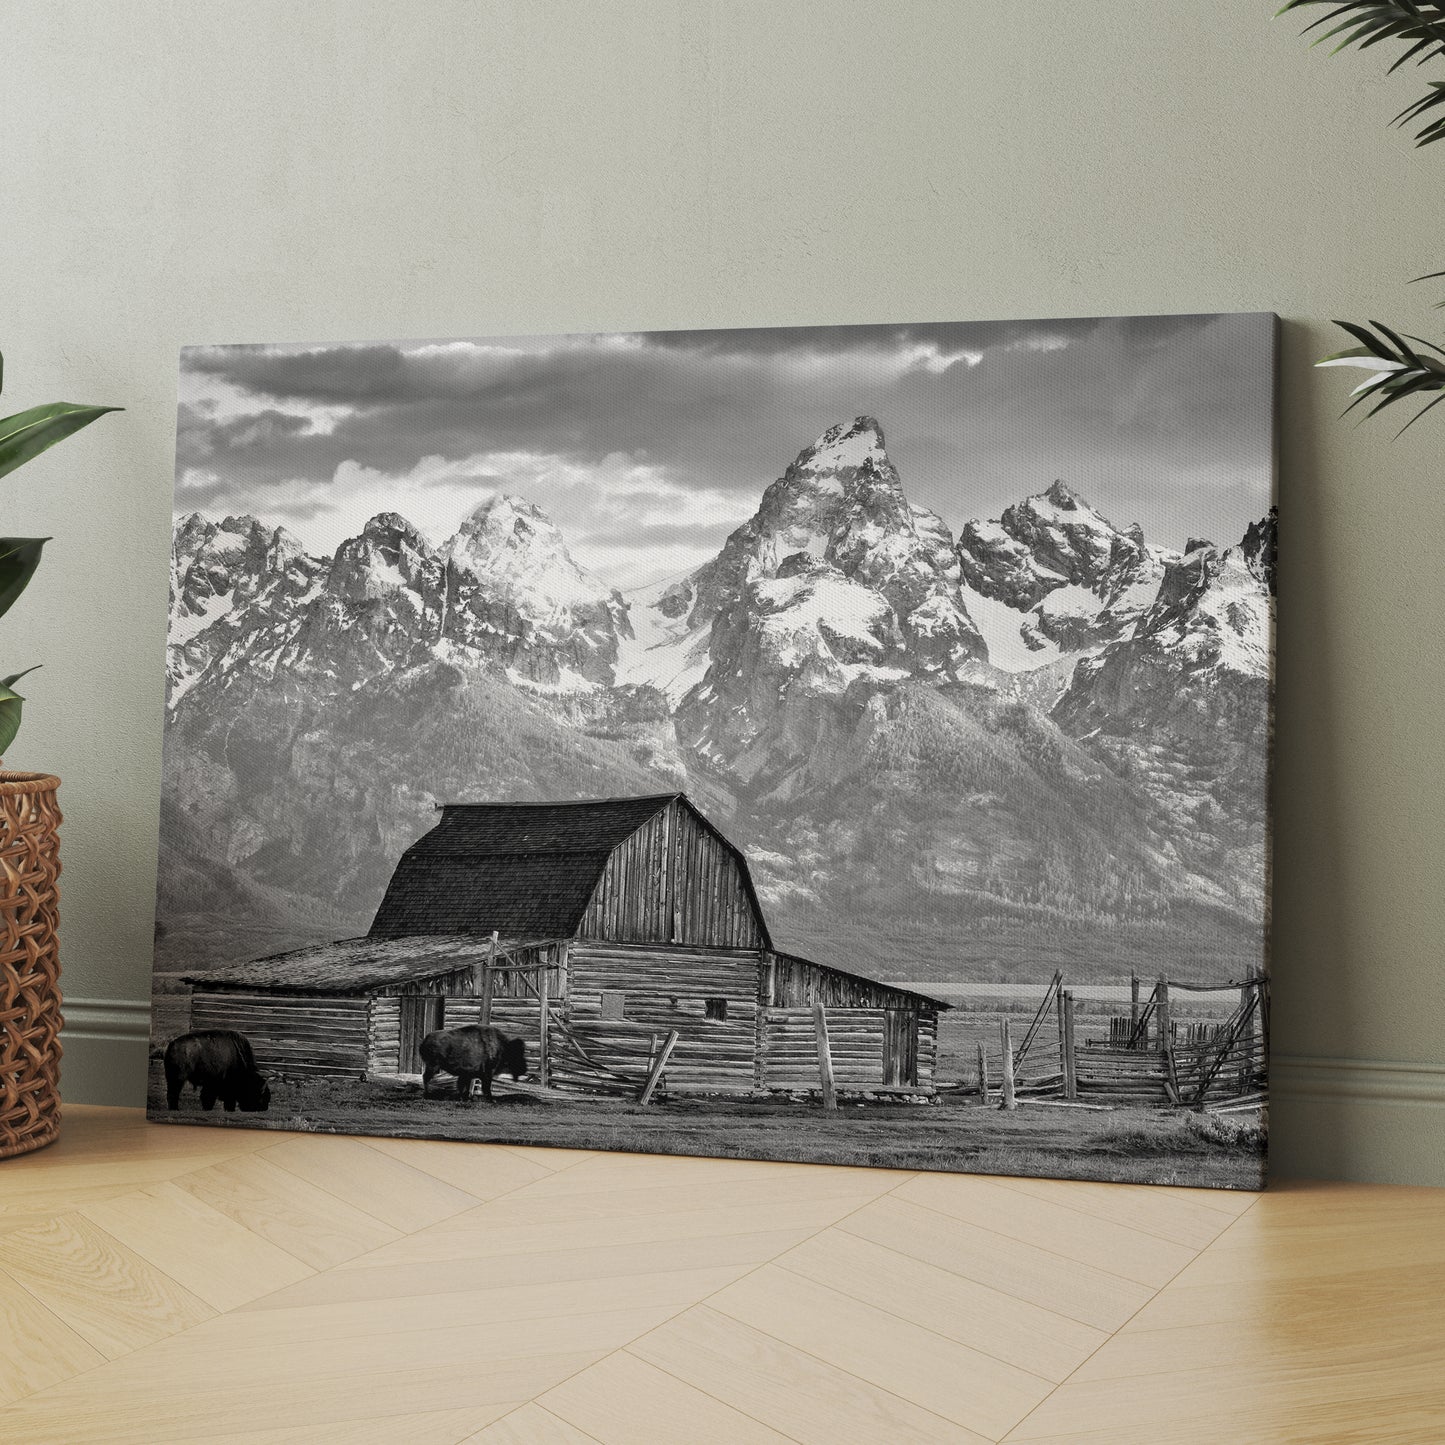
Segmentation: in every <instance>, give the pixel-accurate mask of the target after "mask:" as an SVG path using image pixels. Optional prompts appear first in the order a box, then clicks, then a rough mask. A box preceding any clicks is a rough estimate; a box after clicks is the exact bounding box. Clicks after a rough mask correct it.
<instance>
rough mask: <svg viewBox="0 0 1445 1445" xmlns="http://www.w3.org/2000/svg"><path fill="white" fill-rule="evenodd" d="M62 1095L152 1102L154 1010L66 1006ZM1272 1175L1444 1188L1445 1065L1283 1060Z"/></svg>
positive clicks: (109, 1001)
mask: <svg viewBox="0 0 1445 1445" xmlns="http://www.w3.org/2000/svg"><path fill="white" fill-rule="evenodd" d="M64 1011H65V1032H64V1034H63V1036H62V1043H63V1044H64V1047H65V1055H64V1059H63V1061H62V1066H61V1089H62V1092H63V1094H64V1096H65V1098H67V1099H69V1100H71V1101H72V1102H73V1103H80V1104H130V1105H140V1104H143V1103H144V1102H145V1084H146V1055H147V1053H148V1052H149V1049H150V1005H149V1004H148V1003H144V1002H138V1001H137V1000H135V999H120V998H71V999H66V1001H65V1006H64ZM1269 1132H1270V1172H1271V1174H1272V1175H1274V1176H1277V1177H1281V1178H1291V1177H1293V1178H1301V1177H1303V1178H1314V1179H1357V1180H1368V1181H1374V1182H1378V1183H1389V1184H1437V1185H1445V1064H1403V1063H1395V1062H1391V1061H1389V1060H1377V1059H1329V1058H1319V1057H1314V1056H1311V1055H1307V1054H1276V1055H1274V1056H1273V1058H1271V1060H1270V1131H1269Z"/></svg>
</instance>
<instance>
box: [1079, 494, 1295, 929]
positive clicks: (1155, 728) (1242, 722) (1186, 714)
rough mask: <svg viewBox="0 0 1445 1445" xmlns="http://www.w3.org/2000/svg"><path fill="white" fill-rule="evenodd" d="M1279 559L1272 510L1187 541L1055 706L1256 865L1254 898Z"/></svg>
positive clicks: (1247, 875) (1092, 742) (1174, 806)
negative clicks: (1131, 625) (1229, 536)
mask: <svg viewBox="0 0 1445 1445" xmlns="http://www.w3.org/2000/svg"><path fill="white" fill-rule="evenodd" d="M1274 557H1275V515H1274V513H1273V512H1271V513H1270V514H1269V515H1268V516H1267V517H1265V518H1263V519H1262V520H1261V521H1259V522H1256V523H1254V524H1252V525H1251V526H1250V528H1249V529H1248V531H1246V533H1245V535H1244V537H1243V539H1242V540H1241V541H1240V542H1239V543H1238V544H1237V545H1235V546H1232V547H1226V548H1219V547H1216V546H1214V545H1213V544H1212V543H1208V542H1200V543H1197V544H1195V545H1194V546H1192V547H1191V548H1190V550H1189V551H1188V552H1186V553H1185V554H1184V555H1183V556H1182V557H1180V558H1178V559H1177V560H1176V561H1173V562H1171V563H1170V564H1169V566H1168V567H1167V569H1166V571H1165V574H1164V578H1163V581H1162V582H1161V584H1160V586H1159V590H1158V595H1157V597H1156V599H1155V601H1154V602H1153V604H1152V605H1151V606H1150V607H1149V608H1148V610H1147V611H1146V612H1145V613H1144V615H1143V617H1141V618H1140V620H1139V622H1138V625H1137V626H1136V627H1135V629H1134V630H1133V632H1132V633H1130V634H1129V635H1128V636H1126V637H1122V638H1120V639H1118V640H1117V641H1115V642H1112V643H1110V644H1109V645H1108V646H1107V647H1105V648H1104V649H1103V651H1102V652H1100V653H1099V654H1098V655H1097V656H1094V657H1089V658H1085V659H1083V660H1082V661H1080V662H1079V664H1078V666H1077V667H1076V668H1075V669H1074V672H1073V676H1072V678H1071V680H1070V682H1069V686H1068V687H1067V688H1066V689H1065V691H1064V693H1063V694H1062V696H1061V697H1060V698H1059V701H1058V703H1057V705H1056V706H1055V707H1054V710H1053V718H1054V721H1056V722H1057V723H1058V724H1059V726H1060V727H1061V728H1063V730H1064V731H1065V732H1067V733H1069V734H1071V735H1072V736H1074V737H1077V738H1080V739H1083V740H1085V741H1086V742H1087V744H1088V746H1089V747H1090V748H1091V750H1092V751H1093V752H1094V753H1095V754H1096V755H1098V756H1099V757H1101V758H1103V759H1104V760H1105V761H1107V762H1108V763H1109V765H1110V766H1111V768H1112V769H1113V770H1114V771H1115V772H1116V773H1118V774H1120V775H1121V776H1126V777H1130V778H1132V779H1134V780H1135V781H1136V782H1137V784H1138V786H1139V787H1140V788H1141V789H1142V790H1143V791H1144V792H1145V793H1147V794H1148V795H1149V796H1151V797H1153V798H1154V799H1155V801H1156V802H1158V803H1159V804H1160V805H1161V806H1162V807H1164V808H1165V809H1166V810H1167V811H1168V812H1169V813H1170V815H1171V816H1172V818H1173V821H1174V824H1175V825H1176V826H1177V827H1178V828H1179V829H1180V831H1181V832H1182V833H1188V832H1194V833H1196V834H1199V835H1204V836H1212V837H1214V838H1216V839H1219V840H1221V841H1224V842H1226V843H1227V844H1228V845H1229V846H1231V847H1233V848H1235V849H1236V850H1240V851H1241V854H1242V857H1243V858H1244V859H1247V860H1248V861H1249V863H1250V864H1251V865H1253V866H1246V867H1242V868H1238V869H1236V870H1234V877H1235V880H1236V882H1237V883H1239V884H1240V885H1241V887H1244V888H1249V889H1251V890H1252V891H1253V893H1254V895H1255V901H1260V900H1259V899H1258V890H1259V889H1260V888H1262V886H1263V880H1264V867H1263V848H1264V843H1265V824H1266V812H1267V788H1266V768H1267V762H1268V757H1269V736H1270V728H1271V696H1272V684H1271V677H1272V659H1273V644H1274V591H1275V581H1274ZM1244 896H1245V898H1246V900H1247V899H1248V896H1249V895H1244Z"/></svg>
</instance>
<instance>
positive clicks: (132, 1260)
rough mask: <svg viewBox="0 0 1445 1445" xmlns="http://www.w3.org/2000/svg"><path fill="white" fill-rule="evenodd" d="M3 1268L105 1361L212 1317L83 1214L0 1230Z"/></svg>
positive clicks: (210, 1311) (186, 1292) (201, 1304)
mask: <svg viewBox="0 0 1445 1445" xmlns="http://www.w3.org/2000/svg"><path fill="white" fill-rule="evenodd" d="M0 1268H3V1269H4V1270H5V1271H6V1272H7V1273H8V1274H10V1275H11V1276H13V1277H14V1278H15V1279H16V1280H18V1281H19V1282H20V1283H21V1284H22V1285H24V1287H25V1288H26V1289H28V1290H29V1291H30V1293H31V1294H32V1295H34V1296H35V1297H36V1298H37V1299H39V1300H40V1302H41V1303H42V1304H44V1305H45V1306H47V1307H48V1308H49V1309H50V1310H52V1311H53V1312H54V1313H55V1314H56V1315H58V1316H59V1317H60V1319H62V1320H64V1321H65V1323H66V1324H67V1325H69V1326H70V1328H71V1329H73V1330H74V1331H75V1333H76V1334H78V1335H79V1336H80V1337H81V1338H82V1339H83V1340H85V1341H86V1342H87V1343H88V1344H90V1345H92V1346H93V1347H94V1348H95V1349H96V1350H98V1351H99V1352H100V1353H101V1354H102V1355H104V1356H105V1357H106V1358H107V1359H115V1358H118V1357H119V1356H121V1355H125V1354H128V1353H130V1351H132V1350H136V1349H139V1348H141V1347H143V1346H145V1345H148V1344H150V1343H152V1342H153V1341H155V1340H160V1339H165V1338H166V1337H168V1336H170V1335H174V1334H176V1333H177V1332H179V1331H181V1330H184V1329H186V1328H188V1327H189V1326H191V1325H194V1324H198V1323H200V1322H201V1321H202V1320H206V1319H209V1318H211V1316H212V1315H214V1314H215V1310H213V1309H212V1308H211V1306H210V1305H208V1304H206V1303H205V1302H204V1301H203V1300H201V1299H199V1298H197V1296H195V1295H193V1294H192V1293H191V1292H190V1291H189V1290H187V1289H184V1288H183V1287H182V1286H181V1285H179V1284H177V1283H176V1281H175V1280H173V1279H172V1278H171V1277H170V1276H169V1275H168V1274H166V1273H164V1272H163V1271H161V1270H159V1269H157V1268H156V1267H155V1266H154V1265H152V1264H150V1263H149V1262H148V1261H147V1260H145V1259H143V1258H142V1257H141V1256H140V1255H138V1254H137V1253H135V1251H134V1250H131V1249H128V1248H126V1246H125V1245H123V1244H122V1243H121V1242H120V1241H119V1240H117V1239H114V1238H112V1237H111V1236H110V1235H108V1234H107V1233H106V1232H105V1231H104V1230H102V1229H100V1228H99V1227H97V1226H96V1225H95V1224H94V1223H92V1222H91V1221H90V1220H89V1219H87V1218H85V1217H84V1216H83V1215H80V1214H63V1215H59V1216H57V1217H56V1218H54V1219H52V1220H51V1221H49V1222H48V1223H46V1224H43V1225H35V1226H33V1227H31V1228H29V1229H23V1230H16V1231H14V1232H12V1233H10V1234H5V1235H0ZM0 1438H3V1432H0Z"/></svg>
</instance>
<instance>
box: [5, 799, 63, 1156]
mask: <svg viewBox="0 0 1445 1445" xmlns="http://www.w3.org/2000/svg"><path fill="white" fill-rule="evenodd" d="M59 786H60V779H59V778H52V777H50V776H49V775H48V774H45V773H9V772H4V771H0V1159H4V1158H8V1157H9V1156H10V1155H12V1154H26V1153H29V1151H30V1150H32V1149H40V1148H42V1147H43V1146H44V1145H46V1144H50V1143H52V1142H53V1141H54V1139H55V1137H56V1135H57V1134H58V1133H59V1131H60V1024H61V1017H60V950H59V946H58V942H57V938H56V928H57V924H58V922H59V897H60V890H59V888H58V886H57V880H58V878H59V876H60V837H59V833H58V831H57V830H58V829H59V826H60V808H59V806H58V805H57V803H56V798H55V792H56V789H57V788H59Z"/></svg>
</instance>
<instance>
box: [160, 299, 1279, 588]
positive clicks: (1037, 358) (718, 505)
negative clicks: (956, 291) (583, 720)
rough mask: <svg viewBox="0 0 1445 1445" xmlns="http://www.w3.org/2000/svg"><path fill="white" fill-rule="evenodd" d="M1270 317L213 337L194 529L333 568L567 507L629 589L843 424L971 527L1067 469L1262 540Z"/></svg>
mask: <svg viewBox="0 0 1445 1445" xmlns="http://www.w3.org/2000/svg"><path fill="white" fill-rule="evenodd" d="M1273 338H1274V323H1273V318H1272V317H1270V316H1267V315H1263V314H1227V315H1218V316H1154V317H1125V318H1119V317H1115V318H1105V319H1091V320H1060V321H1019V322H968V323H957V324H955V323H937V324H934V323H929V324H920V325H897V326H842V327H807V328H802V327H791V328H776V329H756V330H733V331H673V332H640V333H632V334H616V335H596V336H592V335H573V336H552V337H498V338H491V339H483V340H464V341H396V342H378V343H365V344H356V345H337V344H326V345H317V346H302V345H291V344H287V345H277V346H266V345H244V346H206V347H191V348H188V349H187V350H185V351H184V352H183V353H182V354H181V372H180V383H179V403H180V406H179V417H178V432H177V444H176V513H177V515H178V516H186V515H189V514H190V513H191V512H193V511H200V512H202V513H204V514H205V515H207V516H209V517H213V518H217V519H219V518H220V517H223V516H226V515H229V514H237V515H239V514H244V513H251V514H253V515H255V516H257V517H260V518H261V519H262V520H263V521H265V522H267V523H270V524H276V525H281V526H284V527H286V528H287V529H288V530H290V531H291V532H294V533H295V534H296V535H297V536H298V537H299V538H300V539H301V540H302V542H303V543H304V544H305V545H306V547H307V549H308V550H309V551H313V552H317V553H330V552H332V551H334V550H335V548H336V547H337V545H338V544H339V543H340V542H342V541H343V540H345V539H346V538H347V537H350V536H354V535H355V534H356V533H357V532H359V531H360V530H361V528H362V527H363V526H364V525H365V523H366V521H367V519H368V518H370V517H371V516H373V515H375V514H376V513H378V512H387V511H390V512H399V513H400V514H401V515H402V516H404V517H406V518H407V520H408V521H410V522H411V523H412V524H413V525H415V526H416V527H418V528H419V529H420V530H421V531H422V532H423V534H425V535H426V536H428V537H429V538H430V539H431V540H432V541H435V542H441V541H443V540H445V538H447V537H448V536H450V535H451V534H452V533H453V532H454V531H455V530H456V528H457V526H458V524H459V523H460V522H461V521H462V520H463V519H464V518H465V517H466V516H467V515H469V514H470V513H471V512H472V511H474V510H475V509H476V508H477V507H478V506H479V505H481V504H482V503H483V502H485V501H487V500H489V499H490V498H491V497H492V496H494V495H495V494H497V493H498V492H512V493H516V494H518V495H520V496H523V497H525V498H527V499H528V500H529V501H532V502H534V503H535V504H536V505H538V506H539V507H541V508H542V509H543V511H545V512H546V513H548V515H550V516H551V518H552V519H553V521H554V522H556V524H557V525H558V526H559V527H560V528H561V530H562V533H563V535H564V537H565V538H566V540H567V543H568V546H569V548H570V550H571V551H572V553H573V555H574V557H575V558H576V559H577V560H578V561H579V562H580V563H582V564H583V565H584V566H586V567H589V568H591V569H592V570H593V571H595V572H597V573H598V574H599V575H600V576H601V577H603V578H604V579H606V580H607V581H608V582H609V583H611V584H612V585H614V586H617V587H622V588H629V587H635V586H639V585H642V584H644V583H647V582H650V581H653V580H655V579H658V578H661V577H674V576H679V575H681V574H683V573H685V572H686V571H689V570H691V569H692V568H693V567H696V566H698V565H700V564H701V563H703V562H705V561H707V560H708V559H709V558H710V557H712V556H714V555H715V554H716V552H717V550H718V548H719V547H720V546H721V545H722V543H723V541H724V540H725V539H726V537H727V534H728V533H729V532H730V531H732V530H733V528H735V527H737V526H738V525H740V524H741V523H742V522H744V521H746V520H747V518H748V517H750V516H751V515H752V513H753V512H754V511H755V510H756V508H757V504H758V501H759V499H760V498H761V496H762V493H763V491H764V489H765V488H766V487H767V486H768V485H769V483H771V482H772V481H774V480H775V479H776V478H778V477H779V476H781V475H782V473H783V471H784V470H785V469H786V467H787V466H788V464H789V463H790V462H791V461H792V460H793V459H794V457H795V456H796V455H797V454H798V453H799V452H800V451H801V450H802V449H803V448H804V447H806V446H808V445H810V444H811V443H812V442H813V441H814V440H816V439H817V437H818V436H819V435H820V434H821V433H822V432H824V431H825V430H826V429H827V428H828V427H830V426H832V425H833V424H834V423H836V422H840V421H849V420H851V419H852V418H853V417H855V416H859V415H863V414H867V415H870V416H873V417H876V418H877V419H878V421H879V422H880V423H881V425H882V429H883V433H884V438H885V442H886V445H887V450H888V455H889V457H890V458H891V460H892V461H893V464H894V465H895V466H896V467H897V468H898V471H899V474H900V477H901V479H902V483H903V488H904V491H905V492H906V493H907V495H908V497H909V499H910V500H911V501H913V502H915V503H919V504H922V505H923V506H926V507H930V508H932V509H933V510H934V511H935V512H937V513H938V514H939V515H940V516H941V517H942V518H943V519H944V521H945V522H946V523H947V524H948V526H949V527H950V529H951V530H952V531H953V532H954V533H957V532H958V530H959V528H960V527H961V526H962V524H963V523H964V522H966V521H969V520H971V519H974V518H986V517H989V518H991V517H997V516H998V515H999V513H1000V512H1001V511H1002V510H1003V508H1004V507H1006V506H1008V505H1009V504H1011V503H1013V502H1016V501H1018V500H1020V499H1021V498H1022V497H1025V496H1027V495H1029V494H1031V493H1034V492H1040V491H1043V490H1044V489H1045V488H1046V487H1048V486H1049V484H1050V483H1051V482H1053V481H1054V480H1056V479H1062V480H1063V481H1065V482H1067V483H1068V484H1069V486H1070V487H1072V488H1073V489H1074V491H1076V492H1078V493H1080V494H1081V495H1082V496H1084V497H1085V498H1087V499H1088V500H1089V501H1090V502H1091V503H1092V504H1093V505H1094V506H1095V507H1096V508H1097V509H1098V510H1099V511H1100V512H1102V513H1103V514H1104V515H1105V516H1107V517H1109V518H1110V519H1111V520H1112V521H1114V522H1116V523H1117V524H1119V525H1120V526H1123V525H1127V524H1128V523H1131V522H1135V521H1137V522H1139V523H1141V524H1142V526H1143V528H1144V531H1145V535H1146V536H1147V537H1148V538H1149V539H1150V540H1151V541H1156V542H1160V543H1163V544H1164V545H1167V546H1173V547H1182V546H1183V545H1184V543H1185V542H1186V541H1187V539H1189V538H1191V537H1199V538H1207V539H1209V540H1212V541H1217V542H1220V543H1229V542H1234V541H1238V540H1239V538H1240V536H1241V535H1242V534H1243V532H1244V529H1245V527H1246V526H1247V525H1248V524H1249V523H1250V522H1251V521H1253V520H1256V519H1257V518H1259V517H1260V516H1262V515H1263V514H1264V513H1265V511H1266V510H1267V509H1268V508H1269V505H1270V503H1271V500H1272V474H1273V456H1272V452H1273V408H1274V400H1273V398H1274V340H1273Z"/></svg>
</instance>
